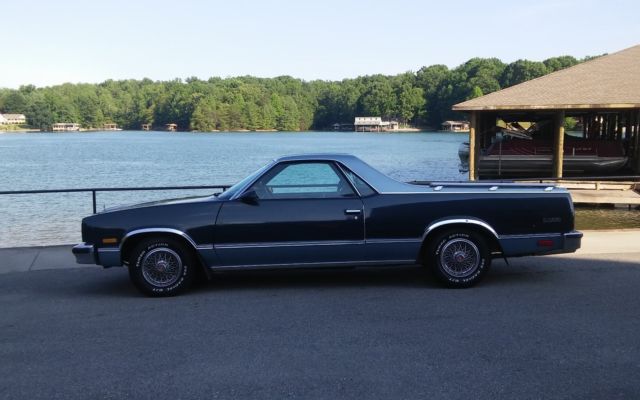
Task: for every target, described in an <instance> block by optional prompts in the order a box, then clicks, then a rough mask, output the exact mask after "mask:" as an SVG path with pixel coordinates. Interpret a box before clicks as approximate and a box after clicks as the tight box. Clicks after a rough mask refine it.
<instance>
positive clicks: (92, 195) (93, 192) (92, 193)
mask: <svg viewBox="0 0 640 400" xmlns="http://www.w3.org/2000/svg"><path fill="white" fill-rule="evenodd" d="M91 197H92V198H93V213H94V214H95V213H96V191H95V190H92V191H91Z"/></svg>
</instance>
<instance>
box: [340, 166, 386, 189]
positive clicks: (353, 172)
mask: <svg viewBox="0 0 640 400" xmlns="http://www.w3.org/2000/svg"><path fill="white" fill-rule="evenodd" d="M335 163H336V164H338V167H340V168H345V169H348V170H349V171H350V172H351V173H352V174H354V175H355V176H357V177H358V178H360V179H361V180H362V182H364V183H366V184H367V185H369V187H370V188H371V189H373V191H374V192H376V193H377V194H380V191H379V190H378V189H376V187H375V186H373V185H372V184H371V182H369V181H367V180H366V179H364V178H363V177H362V176H360V174H358V173H356V172H355V171H354V170H353V168H349V167H348V166H346V165H345V164H343V163H342V162H340V161H337V160H335ZM343 173H344V171H343ZM344 174H345V175H347V174H346V173H344ZM347 180H349V181H351V179H349V178H348V177H347ZM352 185H353V186H354V187H355V183H352ZM356 192H357V190H356ZM360 197H362V196H360Z"/></svg>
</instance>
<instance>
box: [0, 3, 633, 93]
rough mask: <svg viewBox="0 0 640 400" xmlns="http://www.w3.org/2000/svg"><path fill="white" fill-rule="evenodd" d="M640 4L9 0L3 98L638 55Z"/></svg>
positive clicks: (1, 43) (0, 72) (1, 41)
mask: <svg viewBox="0 0 640 400" xmlns="http://www.w3.org/2000/svg"><path fill="white" fill-rule="evenodd" d="M638 15H640V1H638V0H609V1H594V0H555V1H552V0H535V1H525V2H520V1H515V0H512V1H503V0H484V1H466V0H464V1H462V0H449V1H435V2H432V1H418V0H392V1H377V0H372V1H355V0H323V1H313V2H307V1H303V0H297V1H296V0H281V1H276V0H263V1H249V0H228V1H217V0H211V1H205V0H181V1H180V0H173V1H166V0H155V1H147V0H129V1H122V0H115V1H101V2H94V1H91V0H83V1H78V0H57V1H53V0H46V1H45V0H21V1H8V0H0V20H1V21H2V22H1V23H0V29H1V32H2V33H1V34H0V49H2V53H0V54H2V55H0V57H1V59H0V87H13V88H15V87H18V86H19V85H21V84H27V83H32V84H35V85H38V86H43V85H52V84H59V83H62V82H101V81H103V80H105V79H125V78H136V79H140V78H143V77H148V78H151V79H154V80H167V79H173V78H186V77H189V76H197V77H199V78H204V79H206V78H209V77H211V76H221V77H227V76H237V75H247V74H249V75H255V76H261V77H273V76H278V75H291V76H294V77H298V78H303V79H307V80H311V79H331V80H336V79H342V78H352V77H356V76H359V75H366V74H374V73H383V74H397V73H401V72H405V71H416V70H418V69H419V68H420V67H422V66H424V65H431V64H446V65H448V66H450V67H454V66H457V65H459V64H461V63H462V62H464V61H466V60H467V59H469V58H472V57H498V58H500V59H502V60H503V61H505V62H511V61H514V60H517V59H519V58H527V59H531V60H543V59H545V58H548V57H551V56H556V55H564V54H570V55H574V56H576V57H583V56H585V55H596V54H601V53H604V52H609V53H610V52H614V51H617V50H621V49H623V48H626V47H630V46H632V45H635V44H639V43H640V23H638Z"/></svg>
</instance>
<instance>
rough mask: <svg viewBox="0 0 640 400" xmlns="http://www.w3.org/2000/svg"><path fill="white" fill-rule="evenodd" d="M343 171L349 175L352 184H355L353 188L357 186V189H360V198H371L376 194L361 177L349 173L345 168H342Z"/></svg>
mask: <svg viewBox="0 0 640 400" xmlns="http://www.w3.org/2000/svg"><path fill="white" fill-rule="evenodd" d="M342 169H343V170H344V173H345V174H346V175H347V178H349V180H350V181H351V183H353V186H355V187H356V189H358V193H360V196H362V197H367V196H371V195H372V194H375V193H376V191H375V190H373V189H372V188H371V186H369V185H368V184H367V182H365V181H363V180H362V179H360V177H359V176H358V175H356V174H354V173H353V172H351V171H349V170H348V169H347V168H345V167H344V166H343V167H342Z"/></svg>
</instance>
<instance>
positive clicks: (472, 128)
mask: <svg viewBox="0 0 640 400" xmlns="http://www.w3.org/2000/svg"><path fill="white" fill-rule="evenodd" d="M469 119H470V122H469V180H470V181H475V180H476V179H478V176H477V170H476V164H477V163H478V161H479V160H476V154H477V153H476V147H478V146H479V145H480V143H479V140H477V139H478V138H477V133H478V113H477V112H475V111H472V112H471V115H470V118H469Z"/></svg>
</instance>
